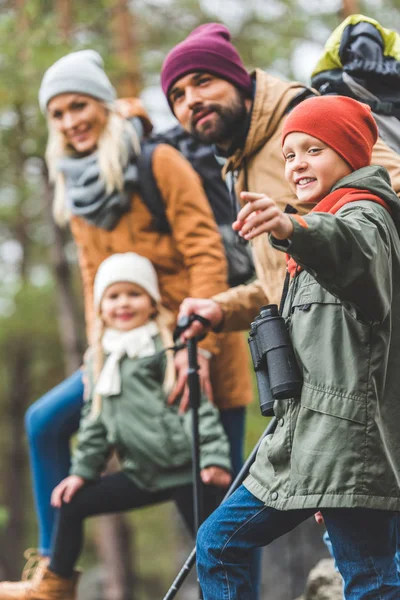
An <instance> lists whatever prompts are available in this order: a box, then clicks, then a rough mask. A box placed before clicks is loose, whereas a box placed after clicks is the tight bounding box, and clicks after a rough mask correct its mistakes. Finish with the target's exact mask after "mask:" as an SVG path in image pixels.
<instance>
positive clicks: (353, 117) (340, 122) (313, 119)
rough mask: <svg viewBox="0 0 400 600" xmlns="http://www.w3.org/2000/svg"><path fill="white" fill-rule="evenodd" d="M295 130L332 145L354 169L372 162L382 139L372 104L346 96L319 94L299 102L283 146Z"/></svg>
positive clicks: (286, 124) (287, 122) (286, 126)
mask: <svg viewBox="0 0 400 600" xmlns="http://www.w3.org/2000/svg"><path fill="white" fill-rule="evenodd" d="M295 131H299V132H302V133H307V134H308V135H311V136H313V137H315V138H318V139H319V140H321V141H322V142H324V143H325V144H327V145H328V146H330V147H331V148H332V149H333V150H335V152H337V153H338V154H339V155H340V156H341V157H342V158H344V160H345V161H346V162H347V163H348V164H349V165H350V166H351V168H352V169H353V170H354V171H356V170H357V169H361V167H366V166H367V165H370V164H371V154H372V148H373V146H374V144H375V142H376V140H377V139H378V128H377V125H376V123H375V119H374V117H373V116H372V113H371V109H370V107H369V106H367V105H366V104H362V103H361V102H358V101H357V100H353V98H347V97H345V96H315V97H313V98H309V99H308V100H304V102H301V103H300V104H298V105H297V106H296V108H294V109H293V110H292V112H291V113H289V115H288V117H287V118H286V120H285V122H284V124H283V131H282V145H283V142H284V141H285V138H286V136H287V135H288V134H289V133H293V132H295Z"/></svg>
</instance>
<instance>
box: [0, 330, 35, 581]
mask: <svg viewBox="0 0 400 600" xmlns="http://www.w3.org/2000/svg"><path fill="white" fill-rule="evenodd" d="M31 354H32V350H31V348H30V346H29V343H28V342H27V340H24V339H21V338H19V337H17V338H16V339H14V340H12V341H9V342H8V344H7V351H6V352H5V353H4V355H3V359H2V360H3V361H4V363H5V364H6V365H7V371H8V374H9V394H8V399H7V420H6V422H7V427H8V428H9V436H8V440H9V441H8V453H7V458H6V467H5V478H4V481H3V489H4V499H5V505H6V506H7V507H8V510H9V517H8V521H7V526H6V527H5V529H4V532H3V543H2V544H1V546H2V548H7V551H6V552H4V555H3V561H4V566H5V570H6V574H7V577H10V578H12V579H19V575H20V572H19V565H20V564H21V556H22V552H23V549H24V539H25V534H26V518H25V514H26V510H25V509H26V506H25V494H24V487H25V484H26V477H27V473H26V449H25V445H24V444H22V443H21V440H23V439H24V435H25V433H24V414H25V410H26V403H27V399H28V398H30V396H31V391H30V388H31V386H30V381H31V379H30V368H29V365H30V364H31Z"/></svg>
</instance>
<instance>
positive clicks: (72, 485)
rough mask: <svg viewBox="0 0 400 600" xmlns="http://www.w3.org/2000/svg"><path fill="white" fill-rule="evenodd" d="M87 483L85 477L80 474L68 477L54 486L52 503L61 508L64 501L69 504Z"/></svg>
mask: <svg viewBox="0 0 400 600" xmlns="http://www.w3.org/2000/svg"><path fill="white" fill-rule="evenodd" d="M85 483H86V482H85V480H84V479H83V477H79V475H70V476H69V477H66V478H65V479H63V480H62V481H61V482H60V483H59V484H58V485H57V486H56V487H55V488H54V490H53V492H52V494H51V505H52V506H54V507H55V508H60V507H61V505H62V503H63V502H65V503H66V504H68V502H70V501H71V499H72V497H73V496H74V495H75V494H76V492H77V491H78V490H79V489H80V488H81V487H82V486H84V485H85Z"/></svg>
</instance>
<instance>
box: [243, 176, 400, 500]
mask: <svg viewBox="0 0 400 600" xmlns="http://www.w3.org/2000/svg"><path fill="white" fill-rule="evenodd" d="M338 187H357V188H359V189H367V190H370V191H372V192H373V193H375V194H377V195H378V196H380V197H381V198H383V199H384V200H385V201H386V202H387V203H388V204H389V205H390V208H391V215H392V216H391V215H390V213H389V212H388V211H387V210H386V209H385V208H384V207H382V206H380V205H379V204H377V203H374V202H372V201H367V200H366V201H361V202H359V201H358V202H354V203H351V204H347V205H345V206H344V207H343V208H341V209H340V211H339V212H337V213H336V214H335V215H333V214H327V213H312V214H309V215H307V216H306V217H304V219H305V221H306V223H307V226H308V227H307V228H306V227H303V226H301V224H300V223H298V222H297V221H296V220H295V219H293V224H294V232H293V236H292V238H291V240H290V241H289V242H286V245H285V243H278V241H277V240H273V239H271V243H272V244H273V245H274V246H275V247H276V248H277V249H280V250H282V251H287V252H289V253H290V255H291V256H293V258H294V259H295V260H296V262H297V263H298V264H300V265H301V266H302V267H303V270H302V271H301V272H300V273H299V274H298V275H297V276H295V278H294V279H293V280H292V283H291V286H290V288H289V292H288V296H287V298H286V302H285V306H284V313H283V316H284V317H285V319H286V321H287V325H288V328H289V331H290V334H291V338H292V342H293V347H294V350H295V354H296V357H297V359H298V363H299V365H300V367H301V370H302V375H303V379H304V383H303V389H302V392H301V397H300V398H295V399H291V400H283V401H276V402H275V406H274V411H275V414H276V416H277V418H278V426H277V429H276V431H275V433H274V434H273V435H270V436H268V437H267V438H265V439H264V440H263V442H262V445H261V447H260V450H259V452H258V455H257V458H256V461H255V464H254V465H253V467H252V469H251V472H250V473H251V474H250V475H249V477H248V478H247V479H246V481H245V486H246V487H247V488H248V489H249V490H250V492H252V493H253V494H254V495H255V496H257V497H258V498H259V499H260V500H262V501H263V502H265V504H267V505H268V506H273V507H274V508H276V509H280V510H289V509H300V508H313V509H317V508H324V507H334V508H352V507H363V508H375V509H383V510H400V487H399V479H400V241H399V232H398V227H399V223H400V220H399V214H400V202H399V199H398V197H397V196H396V195H395V194H394V192H392V190H391V187H390V185H389V179H388V176H387V172H386V171H385V169H382V168H381V167H365V168H364V169H360V170H359V171H356V172H354V173H352V174H351V175H349V176H347V177H345V178H344V179H342V180H341V181H340V182H338V183H337V184H336V186H335V187H334V188H333V189H337V188H338Z"/></svg>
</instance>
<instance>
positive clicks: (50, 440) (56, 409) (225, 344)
mask: <svg viewBox="0 0 400 600" xmlns="http://www.w3.org/2000/svg"><path fill="white" fill-rule="evenodd" d="M39 102H40V106H41V109H42V111H43V112H44V113H45V115H46V116H47V121H48V128H49V139H48V146H47V151H46V160H47V164H48V168H49V173H50V177H51V179H52V181H53V182H54V184H55V199H54V216H55V219H56V221H57V222H58V223H59V224H69V225H70V226H71V230H72V233H73V236H74V239H75V242H76V244H77V248H78V254H79V263H80V268H81V273H82V279H83V287H84V297H85V316H86V323H87V335H88V339H89V341H91V340H92V339H93V333H94V332H93V328H92V323H93V295H92V290H93V282H94V278H95V275H96V271H97V269H98V267H99V265H100V263H101V262H102V261H103V260H104V259H105V258H107V256H110V255H111V254H114V253H120V252H129V251H134V252H137V253H139V254H141V255H143V256H146V257H147V258H148V259H149V260H151V262H152V263H153V265H154V267H155V269H156V272H157V275H158V278H159V284H160V292H161V297H162V301H163V304H164V305H165V306H166V307H167V308H168V309H170V310H171V311H172V312H173V313H174V314H176V313H177V310H178V307H179V304H180V303H181V301H182V300H183V299H184V298H185V297H186V296H189V295H190V296H194V297H210V296H212V295H214V294H217V293H219V292H221V291H223V290H224V289H226V287H227V285H226V267H225V261H224V254H223V248H222V244H221V240H220V236H219V233H218V230H217V228H216V226H215V224H214V220H213V216H212V213H211V209H210V207H209V205H208V202H207V199H206V197H205V195H204V192H203V190H202V187H201V184H200V182H199V178H198V177H197V175H196V173H195V172H194V171H193V170H192V168H191V167H190V165H189V164H188V163H187V161H186V160H185V159H184V158H183V157H182V156H181V155H180V154H179V153H178V152H177V151H176V150H174V149H173V148H171V147H170V146H166V145H159V146H158V147H157V148H156V150H155V152H154V156H153V172H154V177H155V180H156V182H157V185H158V187H159V189H160V191H161V194H162V196H163V199H164V201H165V207H166V213H167V217H168V221H169V223H170V225H171V233H169V234H165V233H160V232H158V231H157V229H156V227H155V226H154V223H153V222H152V216H151V214H150V213H149V211H148V209H147V207H146V206H145V204H144V203H143V202H142V200H141V198H140V194H139V190H138V171H137V167H136V156H137V153H138V152H140V141H141V137H142V136H143V135H145V134H146V133H148V132H149V131H150V130H151V123H150V121H149V119H148V117H147V115H146V113H145V111H144V109H143V108H142V106H141V105H140V103H139V101H137V100H129V101H126V100H124V101H116V93H115V90H114V88H113V87H112V85H111V83H110V81H109V79H108V77H107V76H106V74H105V72H104V70H103V63H102V59H101V57H100V56H99V55H98V54H97V53H96V52H94V51H93V50H83V51H80V52H75V53H71V54H69V55H67V56H65V57H63V58H61V59H60V60H59V61H57V62H56V63H55V64H54V65H52V66H51V67H50V68H49V69H48V71H47V72H46V73H45V76H44V78H43V81H42V84H41V87H40V92H39ZM122 113H123V114H124V117H130V118H124V117H123V116H122ZM200 346H201V349H200V355H199V363H200V366H201V370H202V378H203V384H204V386H205V391H206V392H207V393H208V394H209V395H211V393H210V392H211V390H210V387H209V385H207V382H208V373H209V371H210V370H211V380H212V392H213V398H214V401H215V403H216V404H217V406H218V407H219V408H220V409H221V420H222V423H223V425H224V427H225V429H226V432H227V435H228V438H229V441H230V443H231V446H232V450H233V453H236V455H233V456H232V460H233V463H234V470H235V465H236V470H237V466H238V464H239V462H240V458H239V457H238V454H240V449H241V442H242V439H243V426H244V419H243V417H244V406H245V405H246V404H248V403H249V402H250V400H251V393H250V390H251V385H250V378H249V373H248V370H247V364H248V360H247V354H246V347H245V342H244V339H243V336H242V335H241V334H238V333H234V334H229V335H225V334H224V336H220V337H219V338H218V339H217V337H216V335H215V334H210V335H209V336H207V338H206V339H205V340H204V341H203V342H201V344H200ZM214 356H215V357H214ZM210 357H212V358H211V360H210ZM175 365H176V369H177V385H176V388H175V391H173V393H172V395H171V400H174V399H175V398H177V396H178V395H179V394H180V393H181V392H182V390H183V388H184V385H185V380H186V368H187V363H186V352H180V353H178V354H177V356H176V359H175ZM217 374H218V375H219V377H216V375H217ZM82 398H83V384H82V376H81V372H80V371H78V372H76V373H74V374H73V375H72V376H71V377H70V378H69V379H67V380H66V381H64V382H63V383H62V384H60V385H59V386H57V387H56V388H55V389H54V390H52V391H51V392H49V393H48V394H46V395H45V396H43V398H41V399H40V400H38V401H37V402H36V403H35V404H33V405H32V406H31V407H30V409H29V410H28V413H27V416H26V428H27V433H28V438H29V446H30V457H31V465H32V473H33V484H34V494H35V500H36V507H37V513H38V520H39V530H40V541H39V555H40V560H39V564H40V565H41V566H43V565H45V564H46V563H47V557H48V555H49V552H50V544H51V536H52V531H53V525H54V512H53V509H52V508H51V506H50V495H51V492H52V490H53V488H54V487H55V486H56V485H57V484H58V483H59V482H60V481H61V480H62V479H63V478H64V477H65V476H66V475H67V474H68V470H69V464H70V455H69V440H70V437H71V435H72V434H73V433H74V432H75V431H76V429H77V427H78V423H79V415H80V409H81V405H82ZM232 442H233V443H232ZM41 571H42V570H41V569H39V570H38V572H37V576H40V573H41ZM19 585H20V584H19ZM10 593H12V592H10ZM2 594H3V596H2V597H4V598H7V590H6V588H5V587H4V584H3V586H2ZM4 594H5V595H4ZM11 597H12V596H11Z"/></svg>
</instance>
